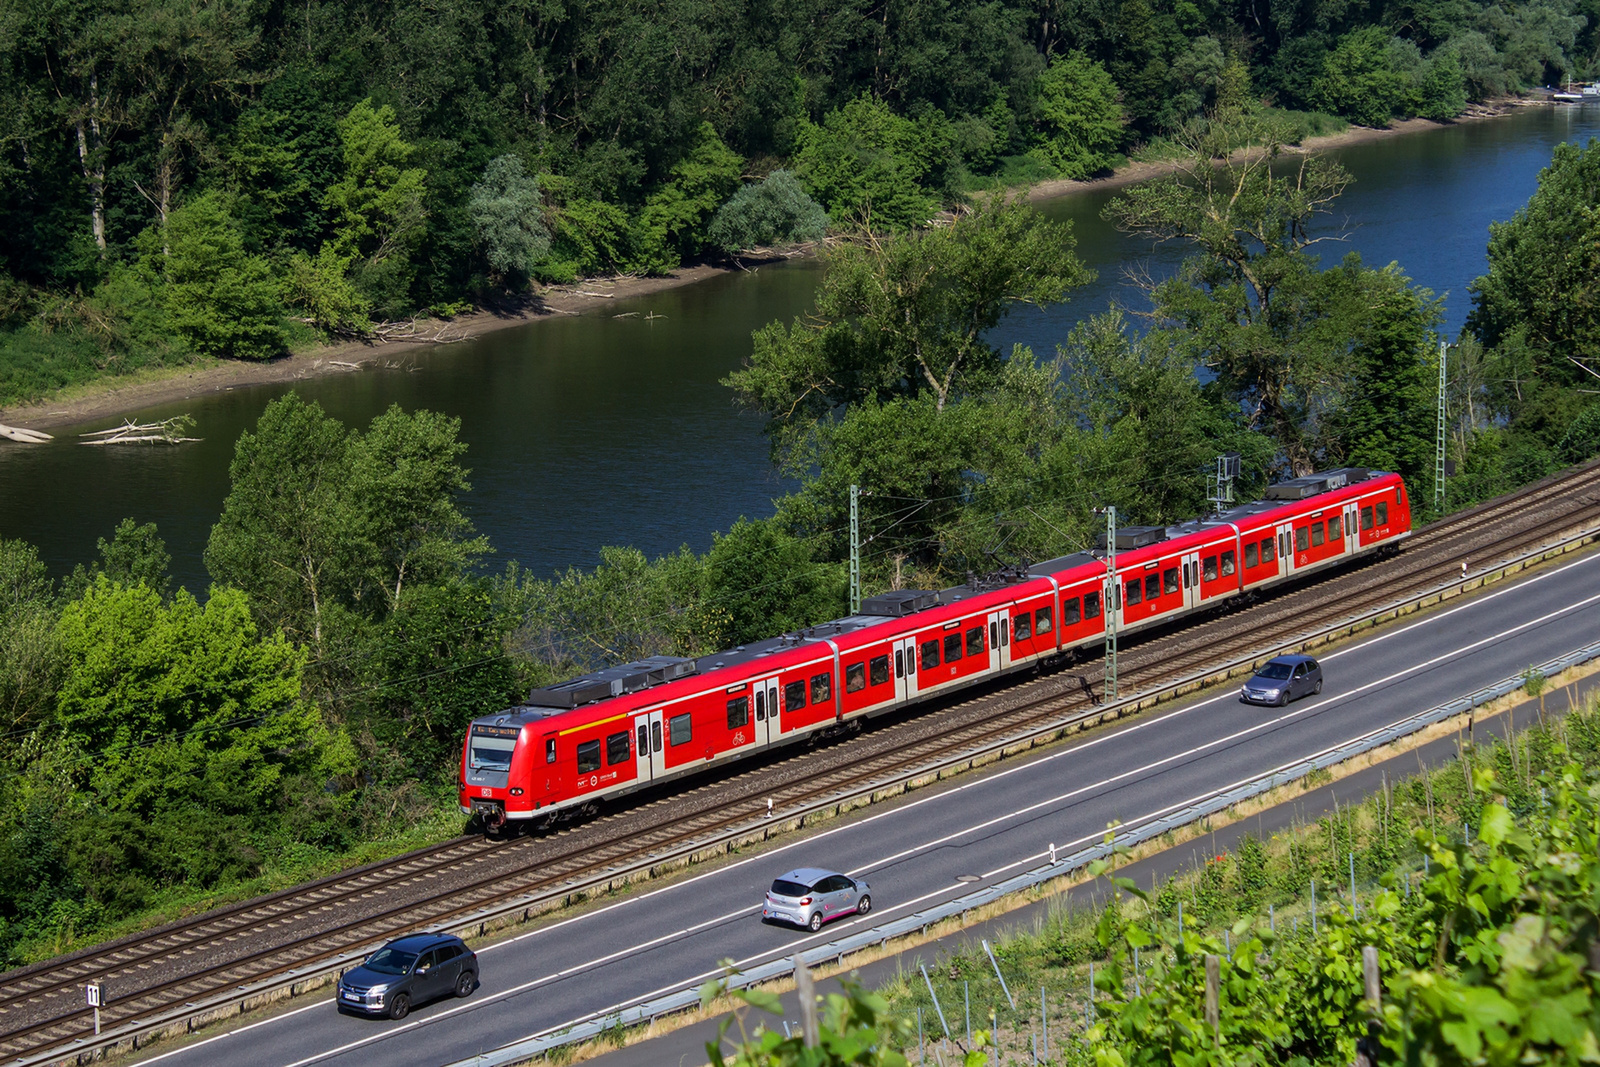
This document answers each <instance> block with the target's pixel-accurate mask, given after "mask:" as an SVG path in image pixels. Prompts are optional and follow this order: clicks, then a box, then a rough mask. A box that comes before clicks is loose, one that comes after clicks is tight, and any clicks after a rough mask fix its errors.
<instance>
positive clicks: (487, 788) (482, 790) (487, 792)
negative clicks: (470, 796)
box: [478, 786, 494, 797]
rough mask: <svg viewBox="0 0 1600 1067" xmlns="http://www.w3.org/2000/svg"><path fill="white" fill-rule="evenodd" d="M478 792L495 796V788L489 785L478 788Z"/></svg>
mask: <svg viewBox="0 0 1600 1067" xmlns="http://www.w3.org/2000/svg"><path fill="white" fill-rule="evenodd" d="M478 792H479V793H482V794H483V795H484V796H486V797H492V796H494V790H493V789H490V788H489V787H488V786H484V787H483V788H482V789H480V790H478Z"/></svg>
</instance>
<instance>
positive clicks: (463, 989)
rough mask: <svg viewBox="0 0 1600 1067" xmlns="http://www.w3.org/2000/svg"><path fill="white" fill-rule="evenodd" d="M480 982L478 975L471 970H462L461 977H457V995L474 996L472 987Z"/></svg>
mask: <svg viewBox="0 0 1600 1067" xmlns="http://www.w3.org/2000/svg"><path fill="white" fill-rule="evenodd" d="M477 984H478V976H477V975H475V974H473V973H472V972H471V971H462V972H461V977H460V978H457V979H456V996H458V997H470V996H472V987H473V986H475V985H477Z"/></svg>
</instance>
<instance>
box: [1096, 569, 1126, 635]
mask: <svg viewBox="0 0 1600 1067" xmlns="http://www.w3.org/2000/svg"><path fill="white" fill-rule="evenodd" d="M1101 595H1102V596H1103V597H1104V600H1103V603H1104V604H1105V606H1106V625H1107V626H1111V627H1115V628H1116V629H1117V630H1121V629H1122V576H1121V575H1119V574H1111V573H1107V574H1106V584H1105V588H1104V589H1103V590H1102V591H1101Z"/></svg>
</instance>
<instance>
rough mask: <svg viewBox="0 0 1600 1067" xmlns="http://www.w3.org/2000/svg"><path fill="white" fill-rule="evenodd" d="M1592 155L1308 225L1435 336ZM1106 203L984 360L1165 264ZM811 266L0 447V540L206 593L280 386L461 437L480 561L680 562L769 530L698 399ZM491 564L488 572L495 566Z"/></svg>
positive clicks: (1593, 126) (1484, 133)
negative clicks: (1393, 274)
mask: <svg viewBox="0 0 1600 1067" xmlns="http://www.w3.org/2000/svg"><path fill="white" fill-rule="evenodd" d="M1597 135H1600V107H1594V106H1591V107H1565V108H1542V107H1541V108H1524V109H1521V110H1519V111H1517V112H1516V113H1514V114H1512V115H1509V116H1506V117H1504V118H1499V119H1495V120H1492V121H1487V122H1475V123H1469V124H1464V125H1461V126H1456V127H1449V128H1443V129H1438V130H1430V131H1428V132H1425V133H1418V134H1411V135H1407V136H1402V137H1393V138H1388V139H1383V140H1378V141H1373V142H1369V143H1367V144H1360V145H1353V146H1350V147H1347V148H1343V149H1340V150H1338V151H1337V152H1336V153H1334V154H1335V155H1336V156H1337V158H1338V159H1339V160H1340V161H1341V162H1343V164H1344V165H1345V166H1346V167H1347V168H1348V169H1349V170H1350V171H1351V173H1352V174H1353V175H1354V176H1355V178H1356V181H1355V182H1354V184H1353V185H1351V187H1350V190H1349V191H1348V192H1347V193H1346V194H1345V196H1344V197H1343V198H1342V199H1341V200H1340V201H1339V202H1338V204H1337V205H1336V208H1337V215H1336V216H1334V217H1333V218H1331V219H1330V220H1328V221H1327V222H1325V223H1324V224H1323V232H1325V233H1327V234H1329V235H1337V234H1339V233H1343V234H1345V236H1344V238H1343V240H1341V241H1339V242H1330V243H1329V244H1327V245H1324V246H1323V248H1324V261H1325V263H1327V264H1331V263H1333V262H1334V261H1336V260H1337V259H1338V258H1340V257H1342V256H1343V255H1344V254H1345V252H1346V251H1349V250H1354V251H1357V252H1360V253H1361V255H1362V258H1363V259H1364V260H1365V261H1366V262H1367V263H1368V264H1369V265H1375V266H1382V265H1384V264H1387V263H1389V262H1391V261H1395V262H1398V263H1399V264H1400V265H1401V267H1402V268H1403V269H1404V271H1405V272H1406V273H1407V274H1408V275H1409V276H1410V277H1411V278H1412V279H1413V280H1414V281H1415V282H1416V283H1417V284H1419V285H1423V286H1426V287H1428V288H1429V289H1432V290H1433V291H1434V292H1435V293H1436V294H1437V295H1439V296H1441V297H1443V298H1444V301H1445V305H1444V311H1445V328H1446V333H1447V334H1448V335H1450V336H1454V335H1455V334H1456V332H1457V331H1458V330H1459V329H1460V328H1461V325H1462V323H1463V322H1464V321H1465V319H1466V315H1467V312H1468V311H1469V310H1470V309H1471V302H1470V297H1469V294H1468V292H1467V285H1468V283H1469V282H1470V281H1471V280H1472V279H1473V278H1475V277H1477V276H1478V275H1479V274H1481V273H1483V270H1484V266H1485V262H1486V261H1485V257H1484V248H1485V245H1486V242H1487V240H1488V225H1489V223H1490V222H1491V221H1492V220H1495V219H1505V218H1509V217H1510V216H1511V215H1512V213H1514V212H1515V211H1516V210H1517V208H1519V207H1520V206H1522V205H1523V204H1524V203H1526V202H1527V199H1528V197H1529V195H1530V194H1531V193H1532V192H1533V190H1534V188H1535V186H1536V183H1537V176H1538V172H1539V170H1540V168H1542V167H1544V166H1546V165H1547V164H1548V163H1549V161H1550V153H1551V151H1552V149H1553V147H1554V146H1555V145H1556V144H1557V143H1559V142H1561V141H1569V140H1580V141H1581V140H1587V139H1588V138H1589V137H1591V136H1597ZM1112 195H1114V192H1113V191H1109V190H1108V191H1104V192H1091V193H1087V194H1082V195H1078V196H1073V197H1066V198H1062V199H1060V200H1056V201H1052V202H1049V203H1047V204H1044V205H1042V209H1043V210H1044V211H1046V212H1047V213H1048V214H1050V215H1051V216H1052V217H1055V218H1059V219H1068V220H1071V221H1072V223H1073V226H1074V228H1075V230H1076V232H1077V235H1078V252H1079V254H1080V256H1081V257H1082V258H1083V260H1084V261H1085V262H1086V263H1087V264H1088V265H1089V266H1091V267H1093V268H1094V269H1095V270H1096V271H1097V272H1098V275H1099V277H1098V279H1097V280H1096V282H1095V283H1094V284H1092V285H1090V286H1088V287H1086V288H1085V289H1082V290H1079V291H1077V292H1075V293H1074V294H1073V296H1072V299H1071V300H1070V301H1069V302H1068V303H1066V304H1063V305H1059V306H1057V307H1053V308H1047V309H1033V308H1025V309H1021V310H1019V311H1017V312H1015V313H1013V314H1012V315H1011V316H1009V317H1008V318H1007V319H1006V321H1005V322H1004V323H1002V324H1001V326H1000V328H999V330H998V331H997V334H998V336H996V338H995V341H996V342H997V343H999V344H1000V345H1001V346H1002V349H1003V350H1006V349H1009V348H1010V346H1011V344H1012V343H1014V342H1016V343H1022V344H1027V345H1030V346H1032V347H1033V349H1034V351H1035V352H1036V353H1039V354H1041V355H1042V354H1048V353H1050V352H1051V351H1053V350H1054V348H1055V346H1056V345H1057V344H1058V343H1059V342H1061V341H1062V340H1064V339H1065V338H1066V336H1067V333H1068V332H1069V331H1070V330H1071V329H1072V327H1073V326H1074V325H1075V324H1076V323H1077V321H1078V320H1079V319H1081V318H1082V317H1084V316H1086V315H1088V314H1090V313H1093V312H1098V311H1103V310H1104V309H1105V308H1106V307H1107V306H1108V304H1109V303H1110V302H1112V301H1113V300H1116V301H1121V302H1123V303H1124V304H1126V305H1127V306H1129V307H1133V308H1139V307H1142V306H1143V304H1142V299H1143V298H1142V293H1141V291H1140V290H1139V289H1138V288H1137V286H1135V285H1133V284H1132V283H1131V282H1130V280H1129V279H1130V272H1132V273H1133V274H1137V273H1139V272H1141V271H1142V272H1147V273H1150V274H1153V275H1157V276H1159V275H1160V274H1162V273H1165V272H1167V271H1170V270H1171V269H1172V268H1173V266H1174V265H1175V264H1176V263H1177V261H1178V260H1179V259H1180V258H1181V257H1182V255H1183V249H1182V248H1181V247H1179V246H1177V245H1170V244H1169V245H1160V246H1152V245H1151V244H1150V243H1149V242H1148V241H1147V240H1138V239H1134V238H1130V237H1128V236H1126V235H1123V234H1119V233H1118V232H1117V231H1116V230H1115V229H1114V228H1113V227H1111V226H1109V225H1108V224H1107V223H1105V222H1104V221H1103V220H1102V219H1101V218H1100V212H1101V210H1102V209H1103V208H1104V206H1105V203H1106V201H1107V200H1109V199H1110V198H1111V196H1112ZM818 273H819V266H818V264H817V263H816V262H814V261H793V262H789V263H784V264H779V265H773V266H767V267H763V268H761V269H759V270H756V271H754V272H750V273H742V274H732V275H725V276H721V277H718V278H715V279H713V280H711V281H708V282H705V283H702V284H699V285H693V286H689V287H686V288H683V289H677V290H671V291H667V292H663V293H658V294H654V295H651V296H648V297H640V298H636V299H633V300H629V301H618V302H616V304H615V305H614V306H606V307H603V308H599V309H596V310H595V311H593V312H590V313H586V314H584V315H581V316H556V317H551V318H549V319H546V320H541V321H539V322H535V323H530V324H529V325H527V326H524V327H517V328H513V329H508V330H503V331H501V332H499V333H495V334H490V335H488V336H486V337H482V338H478V339H476V340H473V341H469V342H465V343H461V344H456V345H449V346H444V347H440V348H434V349H405V348H399V347H394V348H388V349H383V350H381V351H380V353H379V355H380V356H382V357H383V358H384V359H385V360H387V361H388V362H389V363H390V364H392V366H389V367H385V368H383V369H369V370H364V371H362V372H359V373H350V374H340V375H335V376H332V377H328V378H322V379H316V380H311V381H305V382H299V383H295V384H294V385H293V386H289V385H283V384H279V385H271V386H251V387H246V388H238V389H234V390H231V391H228V392H226V393H222V394H219V395H215V396H208V397H201V398H195V399H192V400H185V401H180V402H177V403H174V404H171V405H166V406H164V407H157V408H150V409H146V410H142V411H139V412H137V413H136V414H137V417H139V418H140V419H144V418H147V417H149V418H160V417H165V416H168V415H174V414H180V413H187V414H190V415H192V416H193V417H194V420H195V430H194V433H195V434H196V435H197V436H199V437H202V438H203V440H202V441H201V442H200V443H198V444H190V445H184V446H182V447H178V448H153V447H152V448H141V447H132V446H130V447H125V448H89V447H82V446H80V445H78V444H76V443H75V442H74V441H73V440H72V436H73V434H74V433H77V432H82V431H85V430H93V429H99V428H101V427H104V426H107V425H114V424H116V423H117V422H119V421H120V420H119V419H106V420H100V421H98V422H95V423H89V424H86V425H84V426H80V427H72V428H70V429H63V430H61V431H58V432H57V440H56V441H54V442H52V443H50V444H47V445H28V446H24V445H16V444H12V443H9V442H5V441H0V537H4V538H23V539H26V540H29V541H32V542H33V543H34V544H35V545H37V546H38V547H39V549H40V552H41V554H42V555H43V557H44V558H45V560H46V561H47V562H48V563H49V565H50V567H51V569H52V570H53V571H54V572H56V573H58V574H60V573H64V572H65V571H68V570H70V569H71V568H72V566H73V565H74V564H76V563H79V562H83V561H86V560H90V559H93V558H94V557H95V542H96V539H97V538H101V537H109V536H110V534H111V531H112V530H113V528H114V527H115V526H116V524H117V523H118V522H119V521H120V520H121V519H122V518H124V517H128V516H131V517H133V518H134V519H136V520H137V521H139V522H155V523H156V524H157V525H158V527H159V528H160V531H161V534H162V536H163V537H165V538H166V540H167V544H168V547H169V549H170V550H171V552H172V556H173V562H172V570H173V574H174V576H175V578H176V579H177V581H178V583H179V584H181V585H185V586H188V587H189V588H191V589H194V590H197V591H198V590H201V589H203V588H204V587H205V585H206V583H207V581H208V579H207V577H206V573H205V567H204V564H203V562H202V559H201V553H202V552H203V551H204V548H205V541H206V536H207V534H208V533H209V531H210V527H211V524H212V523H214V522H215V521H216V518H217V515H218V513H219V511H220V510H221V505H222V500H223V498H224V496H225V495H226V493H227V487H228V464H229V462H230V460H231V459H232V456H233V446H234V442H235V440H237V438H238V436H239V434H240V433H241V432H242V431H243V430H246V429H249V428H250V427H251V426H252V425H253V424H254V422H255V420H256V418H257V416H259V414H260V412H261V410H262V408H263V407H265V406H266V405H267V404H268V403H269V402H270V401H271V400H273V399H274V398H275V397H277V396H280V395H282V394H283V393H284V392H285V391H287V390H288V389H289V388H294V389H296V390H298V391H299V392H300V394H301V395H302V396H303V397H305V398H306V399H307V400H315V401H317V402H318V403H320V404H321V405H322V406H323V408H324V409H325V410H327V411H328V412H329V413H330V414H332V415H335V416H337V417H338V418H340V419H342V420H344V421H345V422H347V423H349V424H352V425H365V423H366V422H367V420H369V419H370V418H372V416H374V415H375V414H377V413H379V412H381V411H383V410H384V409H385V408H387V407H388V406H389V405H390V404H399V405H400V406H401V407H403V408H406V409H408V410H411V409H415V408H430V409H433V410H435V411H442V412H446V413H448V414H450V415H453V416H456V417H458V418H460V420H461V436H462V439H463V440H465V441H466V442H467V444H468V446H469V448H468V452H467V463H468V464H469V466H470V467H471V468H472V484H473V491H472V493H471V494H469V497H468V500H467V502H466V506H467V509H468V512H469V514H470V515H471V517H472V519H473V521H474V522H475V523H476V525H477V527H478V529H479V530H480V531H481V532H483V533H485V534H487V535H488V537H489V539H490V541H491V542H492V543H493V544H494V546H495V548H496V550H497V553H498V555H497V559H498V560H500V561H504V560H509V559H515V560H518V561H520V562H521V563H522V564H523V565H524V566H526V567H528V568H529V569H531V570H532V571H533V572H534V573H536V574H548V573H550V572H552V571H554V570H557V569H561V568H565V567H568V566H580V567H586V566H592V565H593V564H594V562H595V561H596V559H597V553H598V550H599V548H600V547H601V546H602V545H608V544H610V545H635V546H637V547H639V548H640V549H643V550H644V551H645V552H646V553H648V554H650V555H657V554H660V553H662V552H668V551H671V550H673V549H675V548H677V547H678V546H679V545H681V544H687V545H689V546H690V547H691V548H694V549H696V550H703V549H704V548H705V547H706V546H707V545H709V544H710V541H711V535H712V531H714V530H724V529H726V528H727V527H728V526H729V525H730V524H732V523H733V522H734V521H735V520H736V519H738V518H739V517H740V516H741V515H744V516H749V517H756V516H763V515H767V514H770V513H771V510H772V504H771V501H772V499H773V498H774V497H775V496H779V495H782V494H783V493H784V492H785V491H786V489H787V487H786V486H785V485H784V483H783V482H782V481H781V480H780V479H779V478H778V477H777V475H776V474H775V472H774V471H773V469H772V467H771V464H770V462H769V460H768V454H767V448H766V443H765V441H764V439H763V438H762V436H761V433H760V420H759V419H757V418H755V417H753V416H751V415H749V414H748V413H745V412H741V411H740V410H738V409H737V408H736V407H735V406H734V403H733V398H732V396H731V394H730V393H729V392H728V390H726V389H725V388H723V387H722V386H720V385H719V384H718V380H719V379H720V378H721V377H723V376H724V375H726V374H727V373H728V372H729V371H730V370H732V369H734V368H736V367H737V366H739V364H740V361H741V360H742V359H744V358H745V357H746V356H747V355H748V353H749V349H750V332H751V330H753V329H755V328H757V327H759V326H761V325H763V324H765V323H767V322H770V321H772V320H773V319H782V320H784V321H788V320H790V319H792V318H794V317H795V316H796V315H798V314H801V313H803V312H804V311H805V309H806V308H808V307H809V306H810V302H811V294H812V292H813V290H814V287H815V285H816V280H817V277H818ZM495 565H496V566H498V564H495Z"/></svg>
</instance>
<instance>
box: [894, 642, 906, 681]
mask: <svg viewBox="0 0 1600 1067" xmlns="http://www.w3.org/2000/svg"><path fill="white" fill-rule="evenodd" d="M894 676H895V677H896V678H904V677H905V676H906V654H905V652H904V651H903V650H902V649H898V648H897V649H895V650H894Z"/></svg>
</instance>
